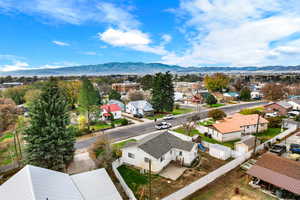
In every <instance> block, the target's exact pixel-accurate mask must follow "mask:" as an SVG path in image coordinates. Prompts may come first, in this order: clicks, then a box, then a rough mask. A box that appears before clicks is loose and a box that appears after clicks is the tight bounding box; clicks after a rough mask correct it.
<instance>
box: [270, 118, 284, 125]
mask: <svg viewBox="0 0 300 200" xmlns="http://www.w3.org/2000/svg"><path fill="white" fill-rule="evenodd" d="M268 121H269V128H281V124H282V118H281V117H270V118H268Z"/></svg>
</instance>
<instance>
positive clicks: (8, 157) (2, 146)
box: [0, 132, 16, 166]
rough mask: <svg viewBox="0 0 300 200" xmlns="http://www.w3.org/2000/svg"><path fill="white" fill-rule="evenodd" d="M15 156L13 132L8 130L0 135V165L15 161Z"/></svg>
mask: <svg viewBox="0 0 300 200" xmlns="http://www.w3.org/2000/svg"><path fill="white" fill-rule="evenodd" d="M15 157H16V156H15V150H14V145H13V134H12V133H11V132H6V133H4V134H3V135H2V136H1V137H0V166H4V165H8V164H11V163H13V161H14V159H15Z"/></svg>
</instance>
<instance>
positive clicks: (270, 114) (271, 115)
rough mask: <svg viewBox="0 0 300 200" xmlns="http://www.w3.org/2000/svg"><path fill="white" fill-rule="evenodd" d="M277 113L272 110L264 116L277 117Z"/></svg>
mask: <svg viewBox="0 0 300 200" xmlns="http://www.w3.org/2000/svg"><path fill="white" fill-rule="evenodd" d="M277 116H278V113H277V112H272V113H267V114H266V117H277Z"/></svg>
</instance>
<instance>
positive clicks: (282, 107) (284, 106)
mask: <svg viewBox="0 0 300 200" xmlns="http://www.w3.org/2000/svg"><path fill="white" fill-rule="evenodd" d="M264 108H265V109H264V112H266V113H274V112H275V113H277V114H278V115H281V116H284V115H287V113H288V112H289V111H291V110H292V109H293V106H292V105H291V104H289V103H288V102H286V101H278V102H272V103H269V104H267V105H265V106H264Z"/></svg>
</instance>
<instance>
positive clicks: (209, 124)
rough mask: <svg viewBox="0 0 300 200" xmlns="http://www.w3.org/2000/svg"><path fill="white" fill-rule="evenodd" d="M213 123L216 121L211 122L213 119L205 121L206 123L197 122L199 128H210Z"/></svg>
mask: <svg viewBox="0 0 300 200" xmlns="http://www.w3.org/2000/svg"><path fill="white" fill-rule="evenodd" d="M215 122H216V121H215V120H213V119H208V120H206V121H202V122H198V124H199V125H200V126H211V125H213V124H214V123H215Z"/></svg>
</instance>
